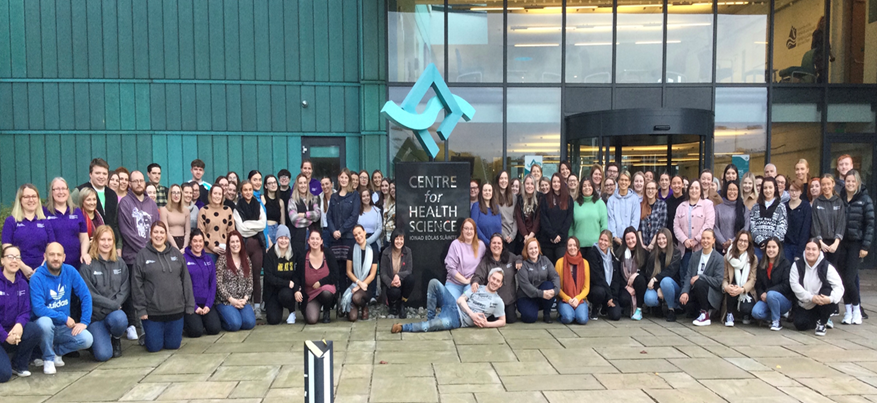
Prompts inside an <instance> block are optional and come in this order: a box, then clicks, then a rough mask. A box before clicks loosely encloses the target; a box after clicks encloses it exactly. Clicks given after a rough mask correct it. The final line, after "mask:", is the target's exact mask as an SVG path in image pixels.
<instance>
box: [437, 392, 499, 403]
mask: <svg viewBox="0 0 877 403" xmlns="http://www.w3.org/2000/svg"><path fill="white" fill-rule="evenodd" d="M439 401H440V402H442V403H476V401H475V394H474V393H439ZM506 403H507V402H506Z"/></svg>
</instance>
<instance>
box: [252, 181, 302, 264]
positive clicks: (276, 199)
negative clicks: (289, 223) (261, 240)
mask: <svg viewBox="0 0 877 403" xmlns="http://www.w3.org/2000/svg"><path fill="white" fill-rule="evenodd" d="M308 193H310V192H308ZM288 201H289V199H288V198H287V199H284V198H283V195H282V194H281V192H280V183H279V182H278V180H277V177H276V176H274V175H268V176H266V177H265V193H264V194H263V195H262V204H263V205H265V218H266V219H267V221H266V225H265V235H267V237H268V245H267V247H268V248H270V247H271V246H274V243H275V242H277V226H279V225H286V203H287V202H288Z"/></svg>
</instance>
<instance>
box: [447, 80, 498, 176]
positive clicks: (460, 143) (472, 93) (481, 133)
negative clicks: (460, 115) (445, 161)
mask: <svg viewBox="0 0 877 403" xmlns="http://www.w3.org/2000/svg"><path fill="white" fill-rule="evenodd" d="M452 91H453V92H454V94H456V95H458V96H460V97H462V98H463V99H465V100H466V101H468V102H469V103H470V104H471V105H472V107H474V108H475V117H473V118H472V120H470V121H468V122H465V121H462V120H461V121H460V122H459V123H458V124H457V127H456V128H454V133H453V135H452V136H451V138H450V140H449V141H448V142H449V144H450V151H449V152H450V154H449V157H450V158H449V159H450V160H451V161H466V162H469V163H471V164H472V177H473V178H478V179H481V180H482V181H488V180H489V181H493V180H494V177H495V176H496V173H497V172H499V171H501V170H502V88H460V87H454V88H453V89H452Z"/></svg>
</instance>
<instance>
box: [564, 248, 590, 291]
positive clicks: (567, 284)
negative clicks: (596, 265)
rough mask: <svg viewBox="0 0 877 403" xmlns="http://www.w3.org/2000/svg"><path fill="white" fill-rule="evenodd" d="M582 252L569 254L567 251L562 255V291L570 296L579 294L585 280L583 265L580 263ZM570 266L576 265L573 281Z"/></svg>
mask: <svg viewBox="0 0 877 403" xmlns="http://www.w3.org/2000/svg"><path fill="white" fill-rule="evenodd" d="M583 260H584V259H582V254H581V253H576V255H575V256H570V255H569V253H567V254H566V256H564V257H563V279H562V280H563V283H562V284H563V292H564V294H566V295H568V296H569V297H570V298H573V297H575V296H576V295H579V292H580V291H581V290H582V287H584V281H585V265H584V264H582V261H583ZM570 266H575V267H576V277H575V281H574V280H573V276H572V268H571V267H570Z"/></svg>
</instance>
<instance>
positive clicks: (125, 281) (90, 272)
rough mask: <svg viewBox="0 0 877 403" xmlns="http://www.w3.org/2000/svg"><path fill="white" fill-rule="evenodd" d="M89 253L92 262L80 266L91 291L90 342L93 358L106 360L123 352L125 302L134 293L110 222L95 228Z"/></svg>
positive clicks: (126, 318) (83, 277)
mask: <svg viewBox="0 0 877 403" xmlns="http://www.w3.org/2000/svg"><path fill="white" fill-rule="evenodd" d="M88 253H89V256H91V260H90V262H89V263H86V264H84V265H82V267H80V268H79V275H80V276H82V280H84V281H85V284H86V285H88V290H89V291H91V305H92V310H91V323H90V324H89V325H88V331H89V332H90V333H91V336H92V337H93V338H94V342H93V343H92V345H91V348H92V354H94V359H95V360H97V361H106V360H109V359H110V358H114V357H120V356H121V355H122V335H124V334H125V330H126V329H127V328H128V316H127V315H126V314H125V312H124V311H123V310H122V304H123V303H124V302H125V300H126V299H128V295H129V294H130V292H131V288H130V283H129V281H130V273H129V272H128V265H126V264H125V261H123V260H122V259H119V257H118V256H117V255H116V237H115V234H113V229H112V228H110V226H108V225H101V226H99V227H97V228H96V229H95V230H94V242H92V244H91V247H90V248H89V250H88Z"/></svg>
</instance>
